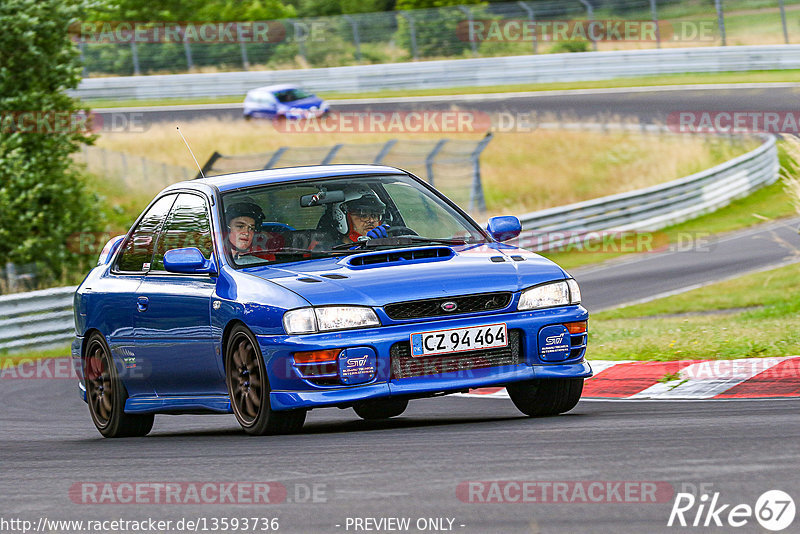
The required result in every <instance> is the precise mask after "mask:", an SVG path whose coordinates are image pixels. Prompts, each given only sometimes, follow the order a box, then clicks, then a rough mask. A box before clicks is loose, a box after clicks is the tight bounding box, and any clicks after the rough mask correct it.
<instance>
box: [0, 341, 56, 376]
mask: <svg viewBox="0 0 800 534" xmlns="http://www.w3.org/2000/svg"><path fill="white" fill-rule="evenodd" d="M69 355H70V348H69V345H64V346H63V347H61V348H57V349H48V350H32V351H30V352H20V353H14V354H0V373H2V372H3V371H4V370H5V369H8V368H9V367H11V366H16V365H17V364H19V363H20V362H22V361H27V360H40V359H43V358H64V357H67V356H69Z"/></svg>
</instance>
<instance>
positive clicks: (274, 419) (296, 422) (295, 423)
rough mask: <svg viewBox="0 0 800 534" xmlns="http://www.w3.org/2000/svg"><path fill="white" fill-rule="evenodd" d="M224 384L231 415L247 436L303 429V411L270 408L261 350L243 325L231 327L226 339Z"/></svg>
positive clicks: (304, 411) (267, 383) (286, 432)
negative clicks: (229, 401)
mask: <svg viewBox="0 0 800 534" xmlns="http://www.w3.org/2000/svg"><path fill="white" fill-rule="evenodd" d="M225 382H226V383H227V386H228V393H229V395H230V398H231V409H232V410H233V414H234V415H235V416H236V419H237V420H238V421H239V424H240V425H241V426H242V428H243V429H244V431H245V432H246V433H248V434H251V435H254V436H262V435H265V434H290V433H292V432H297V431H299V430H300V429H301V428H303V423H304V422H305V420H306V410H302V409H298V410H280V411H273V410H272V409H271V408H270V405H269V379H268V378H267V371H266V367H265V365H264V359H263V357H262V355H261V349H260V348H259V347H258V342H257V341H256V338H255V336H254V335H253V334H252V333H251V332H250V330H248V329H247V328H245V327H244V326H243V325H237V326H234V327H233V330H231V333H230V336H229V338H228V343H227V345H226V348H225Z"/></svg>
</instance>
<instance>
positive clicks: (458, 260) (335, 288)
mask: <svg viewBox="0 0 800 534" xmlns="http://www.w3.org/2000/svg"><path fill="white" fill-rule="evenodd" d="M520 253H522V254H524V255H525V258H526V261H513V260H511V259H510V257H509V256H508V255H509V254H520ZM498 255H502V256H503V257H505V258H506V261H504V262H502V263H494V262H492V261H489V258H490V257H491V256H498ZM247 272H248V273H249V274H251V275H255V276H258V277H260V278H264V279H268V280H270V281H271V282H273V283H276V284H279V285H281V286H283V287H285V288H286V289H289V290H291V291H293V292H294V293H296V294H298V295H299V296H301V297H303V298H304V299H305V300H307V301H308V302H309V303H311V304H312V305H314V306H324V305H330V304H354V305H364V306H384V305H386V304H389V303H393V302H405V301H410V300H418V299H429V298H438V297H448V296H456V295H471V294H476V293H491V292H496V291H511V292H515V291H519V290H520V289H523V288H526V287H530V286H534V285H536V284H541V283H544V282H549V281H552V280H563V279H564V278H565V277H566V274H565V273H564V271H563V270H562V269H561V268H560V267H559V266H557V265H556V264H555V263H553V262H551V261H550V260H547V259H545V258H543V257H541V256H539V255H537V254H533V253H531V252H527V251H520V249H516V248H514V249H511V250H509V251H505V250H503V251H500V250H498V249H496V248H489V247H481V248H474V249H471V250H458V249H456V250H453V249H452V248H450V247H439V246H435V247H415V248H413V249H394V250H390V251H369V252H367V253H364V254H358V255H353V256H348V257H346V258H325V259H318V260H312V261H302V262H296V263H286V264H281V265H275V266H271V267H267V266H264V267H261V268H253V269H248V270H247ZM331 275H338V276H336V277H331Z"/></svg>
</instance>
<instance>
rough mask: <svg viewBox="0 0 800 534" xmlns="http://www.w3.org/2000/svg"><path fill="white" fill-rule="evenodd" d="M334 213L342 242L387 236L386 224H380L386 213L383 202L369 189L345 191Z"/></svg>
mask: <svg viewBox="0 0 800 534" xmlns="http://www.w3.org/2000/svg"><path fill="white" fill-rule="evenodd" d="M348 197H352V198H349V199H348V200H346V201H345V202H342V203H341V204H340V205H339V206H338V207H337V209H336V210H335V213H334V218H335V219H336V220H337V223H338V230H339V233H340V234H343V237H342V243H354V242H357V241H361V240H363V239H364V237H366V238H369V239H374V238H378V237H387V236H388V234H387V232H386V229H387V228H388V227H389V225H388V224H383V225H382V224H381V221H382V220H383V216H384V214H385V213H386V204H384V203H383V202H382V201H381V199H380V198H378V195H376V194H375V192H373V191H372V190H371V189H368V188H366V189H361V190H357V191H346V192H345V198H348Z"/></svg>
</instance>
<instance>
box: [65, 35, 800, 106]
mask: <svg viewBox="0 0 800 534" xmlns="http://www.w3.org/2000/svg"><path fill="white" fill-rule="evenodd" d="M798 68H800V45H764V46H727V47H700V48H667V49H657V50H624V51H622V50H619V51H614V52H580V53H571V54H570V53H566V54H544V55H530V56H509V57H490V58H489V57H487V58H473V59H450V60H444V61H420V62H411V63H389V64H380V65H357V66H352V67H328V68H317V69H300V70H281V71H249V72H220V73H212V74H170V75H154V76H121V77H109V78H84V79H83V80H82V81H81V83H80V85H79V86H78V89H77V90H75V91H72V94H74V95H76V96H79V97H80V98H82V99H86V100H91V99H93V98H95V99H96V98H113V99H121V100H124V99H134V100H137V99H161V98H175V97H183V98H192V97H207V96H228V95H241V96H242V98H243V99H244V94H245V93H246V92H247V91H248V90H250V89H253V88H255V87H259V86H262V85H270V84H277V83H292V84H299V85H302V86H303V87H304V88H306V89H309V90H311V91H327V92H330V91H337V92H348V93H358V92H374V91H379V90H383V89H424V88H442V87H470V86H487V85H498V84H503V85H508V84H524V83H543V82H571V81H587V80H607V79H611V78H619V77H625V76H649V75H658V74H674V73H683V72H728V71H749V70H782V69H798Z"/></svg>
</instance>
